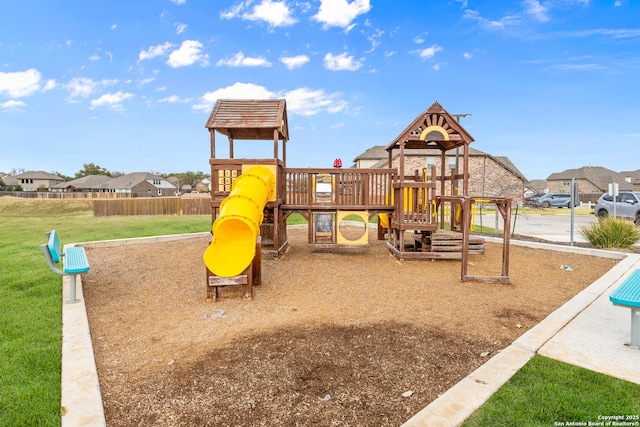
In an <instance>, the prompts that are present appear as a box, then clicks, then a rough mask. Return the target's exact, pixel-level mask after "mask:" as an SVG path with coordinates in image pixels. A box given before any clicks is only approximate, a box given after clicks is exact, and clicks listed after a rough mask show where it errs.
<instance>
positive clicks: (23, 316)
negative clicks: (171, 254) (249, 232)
mask: <svg viewBox="0 0 640 427" xmlns="http://www.w3.org/2000/svg"><path fill="white" fill-rule="evenodd" d="M89 209H90V205H87V203H86V202H84V201H69V200H14V199H11V198H7V197H2V198H0V236H2V238H1V239H0V259H2V260H3V261H2V263H1V265H2V268H1V269H0V354H1V355H2V356H1V357H0V426H7V427H8V426H58V425H60V366H61V345H62V344H61V324H62V318H61V316H62V311H61V310H62V308H61V307H62V295H61V292H62V290H61V286H62V281H61V279H60V276H58V275H56V274H54V273H53V272H52V271H51V270H50V269H49V267H47V265H46V262H45V259H44V255H43V254H42V250H41V249H40V245H42V244H44V243H46V234H45V233H46V232H47V231H49V230H51V229H54V228H55V229H56V230H58V232H59V233H60V238H61V240H62V243H63V244H64V243H71V242H82V241H92V240H105V239H119V238H127V237H144V236H155V235H164V234H178V233H194V232H202V231H208V230H209V229H210V227H211V217H210V216H208V215H201V216H161V217H102V218H95V217H93V215H92V212H91V210H89ZM89 261H91V260H89Z"/></svg>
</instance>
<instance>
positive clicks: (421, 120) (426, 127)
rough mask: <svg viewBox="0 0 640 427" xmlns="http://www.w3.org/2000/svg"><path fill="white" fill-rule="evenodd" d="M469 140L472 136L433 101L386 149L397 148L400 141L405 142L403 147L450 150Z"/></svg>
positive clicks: (469, 141)
mask: <svg viewBox="0 0 640 427" xmlns="http://www.w3.org/2000/svg"><path fill="white" fill-rule="evenodd" d="M471 142H473V137H472V136H471V135H470V134H469V133H468V132H467V131H466V130H465V129H464V128H463V127H462V126H461V125H460V123H459V122H458V121H457V120H456V119H455V118H454V117H453V116H452V115H451V114H449V112H448V111H447V110H445V109H444V108H442V106H441V105H440V104H439V103H438V102H434V103H433V104H432V105H431V107H429V108H427V109H426V110H425V111H424V112H423V113H422V114H420V115H419V116H418V117H416V118H415V119H414V120H413V121H412V122H411V123H410V124H409V126H407V127H406V128H405V129H404V130H403V131H402V132H400V134H399V135H398V136H397V137H395V138H394V139H393V141H392V142H391V143H390V144H389V145H387V147H386V150H387V151H390V150H392V149H394V148H398V147H399V146H400V144H401V143H404V144H405V149H415V148H429V147H433V148H438V149H440V150H450V149H452V148H456V147H462V146H464V145H468V144H470V143H471Z"/></svg>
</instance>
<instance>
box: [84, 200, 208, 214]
mask: <svg viewBox="0 0 640 427" xmlns="http://www.w3.org/2000/svg"><path fill="white" fill-rule="evenodd" d="M93 215H94V216H116V215H123V216H124V215H211V199H210V198H209V197H198V198H182V197H136V198H132V199H113V200H94V201H93Z"/></svg>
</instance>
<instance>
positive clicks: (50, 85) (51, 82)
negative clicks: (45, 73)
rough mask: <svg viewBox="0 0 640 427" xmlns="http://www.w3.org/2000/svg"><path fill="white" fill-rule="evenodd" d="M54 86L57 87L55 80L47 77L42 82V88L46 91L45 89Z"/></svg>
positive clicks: (53, 87)
mask: <svg viewBox="0 0 640 427" xmlns="http://www.w3.org/2000/svg"><path fill="white" fill-rule="evenodd" d="M56 87H58V83H56V81H55V80H54V79H49V80H47V82H46V83H45V84H44V88H43V90H44V91H47V90H51V89H55V88H56Z"/></svg>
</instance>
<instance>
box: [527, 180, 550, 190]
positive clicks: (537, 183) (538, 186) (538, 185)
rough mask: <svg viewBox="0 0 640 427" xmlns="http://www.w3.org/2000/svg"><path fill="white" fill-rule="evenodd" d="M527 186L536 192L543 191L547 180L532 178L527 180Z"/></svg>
mask: <svg viewBox="0 0 640 427" xmlns="http://www.w3.org/2000/svg"><path fill="white" fill-rule="evenodd" d="M526 185H527V188H529V189H530V190H532V191H535V192H536V193H544V192H545V191H546V189H547V181H546V180H544V179H532V180H531V181H529V182H527V184H526Z"/></svg>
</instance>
